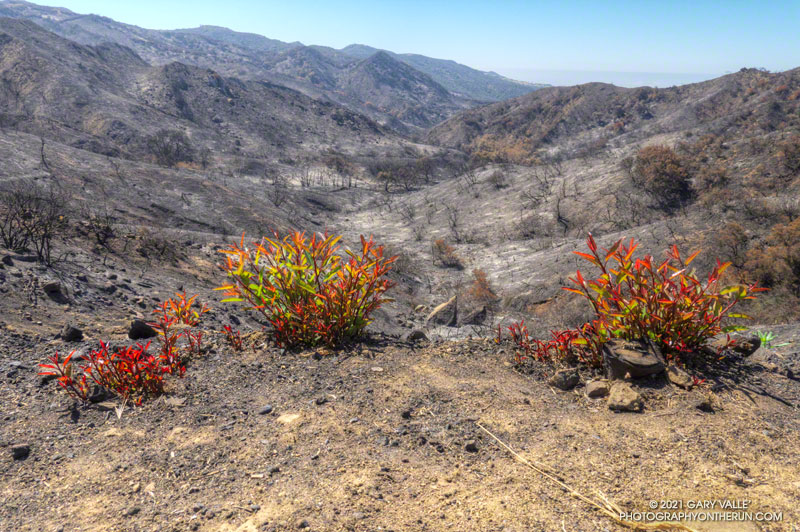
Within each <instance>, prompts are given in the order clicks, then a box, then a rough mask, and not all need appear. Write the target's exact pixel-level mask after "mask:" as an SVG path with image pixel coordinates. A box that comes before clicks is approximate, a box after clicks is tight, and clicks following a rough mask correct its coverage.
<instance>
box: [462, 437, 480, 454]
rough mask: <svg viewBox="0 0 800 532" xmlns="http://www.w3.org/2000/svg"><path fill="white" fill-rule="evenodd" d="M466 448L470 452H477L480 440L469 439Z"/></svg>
mask: <svg viewBox="0 0 800 532" xmlns="http://www.w3.org/2000/svg"><path fill="white" fill-rule="evenodd" d="M464 450H465V451H467V452H468V453H477V452H478V442H476V441H475V440H469V441H468V442H467V443H466V444H465V445H464Z"/></svg>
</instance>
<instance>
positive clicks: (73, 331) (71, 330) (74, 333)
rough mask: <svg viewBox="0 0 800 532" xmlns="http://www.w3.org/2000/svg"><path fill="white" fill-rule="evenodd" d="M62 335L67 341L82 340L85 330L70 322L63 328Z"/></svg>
mask: <svg viewBox="0 0 800 532" xmlns="http://www.w3.org/2000/svg"><path fill="white" fill-rule="evenodd" d="M60 336H61V339H62V340H64V341H65V342H80V341H81V340H83V331H82V330H80V329H78V328H77V327H73V326H72V325H70V324H69V323H68V324H66V325H64V328H63V329H61V334H60Z"/></svg>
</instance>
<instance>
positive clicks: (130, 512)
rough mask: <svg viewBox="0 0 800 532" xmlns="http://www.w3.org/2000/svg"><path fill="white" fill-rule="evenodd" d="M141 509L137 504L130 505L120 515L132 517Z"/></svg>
mask: <svg viewBox="0 0 800 532" xmlns="http://www.w3.org/2000/svg"><path fill="white" fill-rule="evenodd" d="M141 511H142V509H141V508H139V507H138V506H131V507H130V508H128V509H127V510H125V512H124V513H123V514H122V517H133V516H134V515H136V514H138V513H139V512H141Z"/></svg>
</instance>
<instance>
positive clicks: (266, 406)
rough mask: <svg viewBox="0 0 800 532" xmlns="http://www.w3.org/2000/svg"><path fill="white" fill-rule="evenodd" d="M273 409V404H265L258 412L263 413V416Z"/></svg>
mask: <svg viewBox="0 0 800 532" xmlns="http://www.w3.org/2000/svg"><path fill="white" fill-rule="evenodd" d="M272 410H273V409H272V405H264V407H263V408H261V410H259V411H258V413H259V414H261V415H262V416H265V415H267V414H269V413H271V412H272Z"/></svg>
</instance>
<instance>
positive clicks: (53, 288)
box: [42, 281, 61, 296]
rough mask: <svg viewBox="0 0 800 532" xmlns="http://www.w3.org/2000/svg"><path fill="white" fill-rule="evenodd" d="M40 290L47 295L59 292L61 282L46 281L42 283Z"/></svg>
mask: <svg viewBox="0 0 800 532" xmlns="http://www.w3.org/2000/svg"><path fill="white" fill-rule="evenodd" d="M42 291H43V292H44V293H45V294H47V295H48V296H53V295H56V294H60V293H61V282H59V281H47V282H45V283H44V284H43V285H42Z"/></svg>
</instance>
